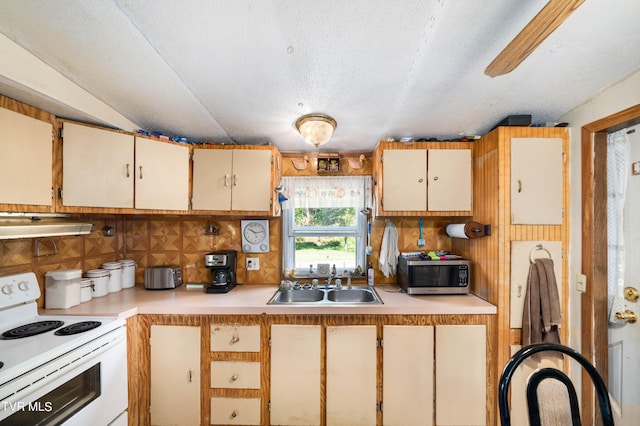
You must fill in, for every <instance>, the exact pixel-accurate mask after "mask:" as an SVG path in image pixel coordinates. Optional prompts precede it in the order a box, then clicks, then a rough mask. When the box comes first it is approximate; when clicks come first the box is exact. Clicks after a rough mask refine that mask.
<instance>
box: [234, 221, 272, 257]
mask: <svg viewBox="0 0 640 426" xmlns="http://www.w3.org/2000/svg"><path fill="white" fill-rule="evenodd" d="M240 226H241V231H242V251H243V252H244V253H268V252H269V221H268V220H242V221H240Z"/></svg>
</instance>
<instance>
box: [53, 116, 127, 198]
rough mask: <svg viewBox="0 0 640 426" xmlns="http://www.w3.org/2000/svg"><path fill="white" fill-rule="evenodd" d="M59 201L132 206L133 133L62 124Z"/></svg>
mask: <svg viewBox="0 0 640 426" xmlns="http://www.w3.org/2000/svg"><path fill="white" fill-rule="evenodd" d="M62 139H63V142H62V203H63V204H64V205H65V206H80V207H113V208H132V207H133V150H134V138H133V135H128V134H125V133H119V132H115V131H110V130H104V129H99V128H97V127H90V126H82V125H79V124H74V123H67V122H65V123H64V129H63V134H62Z"/></svg>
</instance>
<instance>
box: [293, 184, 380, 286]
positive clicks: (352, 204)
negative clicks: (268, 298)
mask: <svg viewBox="0 0 640 426" xmlns="http://www.w3.org/2000/svg"><path fill="white" fill-rule="evenodd" d="M282 184H283V187H284V190H283V193H284V196H285V197H286V198H287V199H288V200H287V201H285V202H284V203H283V211H282V212H283V213H282V216H283V268H284V271H285V274H286V272H287V271H292V270H294V271H295V276H296V277H308V276H310V272H311V274H312V276H320V277H323V276H325V277H326V275H327V274H326V273H323V272H324V271H320V274H319V273H318V265H322V264H325V265H326V264H328V265H329V267H330V268H333V266H334V265H335V268H336V273H337V274H338V275H342V273H343V271H345V270H346V271H348V272H352V271H354V270H355V269H356V268H357V267H358V266H360V267H361V268H362V269H365V268H366V265H365V247H366V244H367V215H366V214H363V213H362V211H363V210H365V209H366V208H368V207H369V206H370V205H371V177H370V176H327V177H322V176H321V177H283V178H282ZM330 270H331V269H330Z"/></svg>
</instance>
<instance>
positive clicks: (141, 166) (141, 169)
mask: <svg viewBox="0 0 640 426" xmlns="http://www.w3.org/2000/svg"><path fill="white" fill-rule="evenodd" d="M140 179H142V166H140Z"/></svg>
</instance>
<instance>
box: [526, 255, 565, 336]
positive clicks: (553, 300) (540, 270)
mask: <svg viewBox="0 0 640 426" xmlns="http://www.w3.org/2000/svg"><path fill="white" fill-rule="evenodd" d="M561 322H562V312H561V308H560V297H559V295H558V285H557V283H556V276H555V273H554V271H553V260H551V259H536V260H535V263H533V264H532V265H531V267H530V268H529V277H528V279H527V293H526V295H525V299H524V310H523V315H522V345H523V346H527V345H530V344H532V343H540V342H554V343H560V334H559V332H558V328H559V327H560V324H561Z"/></svg>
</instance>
